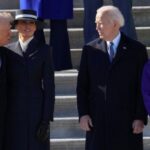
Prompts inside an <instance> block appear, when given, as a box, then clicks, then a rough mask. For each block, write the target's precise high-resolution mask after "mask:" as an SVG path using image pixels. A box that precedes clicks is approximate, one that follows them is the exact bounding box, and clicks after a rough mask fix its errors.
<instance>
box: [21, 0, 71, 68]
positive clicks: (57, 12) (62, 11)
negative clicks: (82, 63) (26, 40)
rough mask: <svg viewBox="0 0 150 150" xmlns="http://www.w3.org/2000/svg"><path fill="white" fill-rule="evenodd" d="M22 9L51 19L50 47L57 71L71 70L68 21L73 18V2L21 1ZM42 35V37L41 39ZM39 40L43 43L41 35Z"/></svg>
mask: <svg viewBox="0 0 150 150" xmlns="http://www.w3.org/2000/svg"><path fill="white" fill-rule="evenodd" d="M20 8H21V9H34V10H36V11H37V12H38V17H39V18H41V19H50V20H51V21H50V28H51V34H50V45H51V46H52V47H53V61H54V67H55V70H64V69H71V68H72V63H71V54H70V44H69V36H68V32H67V19H71V18H72V17H73V0H65V1H62V0H20ZM39 34H40V37H39ZM37 37H38V38H40V41H43V40H42V39H43V38H41V37H44V36H41V33H38V35H37Z"/></svg>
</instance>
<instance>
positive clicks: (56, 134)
mask: <svg viewBox="0 0 150 150" xmlns="http://www.w3.org/2000/svg"><path fill="white" fill-rule="evenodd" d="M50 134H51V138H59V139H63V138H81V137H82V138H84V137H85V132H83V131H82V130H81V129H80V127H79V123H78V118H77V117H64V118H63V117H59V118H54V122H52V123H51V133H50Z"/></svg>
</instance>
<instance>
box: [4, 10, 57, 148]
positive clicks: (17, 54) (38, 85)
mask: <svg viewBox="0 0 150 150" xmlns="http://www.w3.org/2000/svg"><path fill="white" fill-rule="evenodd" d="M14 24H15V27H16V29H17V30H18V41H16V42H14V43H11V44H9V45H8V46H7V47H8V48H9V49H10V50H9V51H7V73H8V84H9V87H8V110H7V127H6V129H7V130H6V131H7V133H6V148H5V150H49V149H50V147H49V146H50V144H49V138H50V137H49V121H53V111H54V71H53V65H52V58H51V51H50V48H49V46H48V45H46V44H42V43H40V42H38V41H37V40H36V39H35V38H34V32H35V31H36V28H37V27H38V24H39V23H38V22H37V16H36V12H35V11H33V10H18V11H17V12H16V16H15V22H14Z"/></svg>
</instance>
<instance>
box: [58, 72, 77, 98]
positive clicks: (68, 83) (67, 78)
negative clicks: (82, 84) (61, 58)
mask: <svg viewBox="0 0 150 150" xmlns="http://www.w3.org/2000/svg"><path fill="white" fill-rule="evenodd" d="M76 80H77V71H75V72H59V71H58V72H56V73H55V87H56V95H68V94H69V95H75V93H76Z"/></svg>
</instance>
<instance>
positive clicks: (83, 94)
mask: <svg viewBox="0 0 150 150" xmlns="http://www.w3.org/2000/svg"><path fill="white" fill-rule="evenodd" d="M87 59H88V56H87V49H86V46H85V47H84V48H83V52H82V57H81V63H80V68H79V74H78V79H77V106H78V113H79V117H81V116H83V115H87V114H88V115H89V112H88V111H89V108H88V91H89V77H88V65H87Z"/></svg>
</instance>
